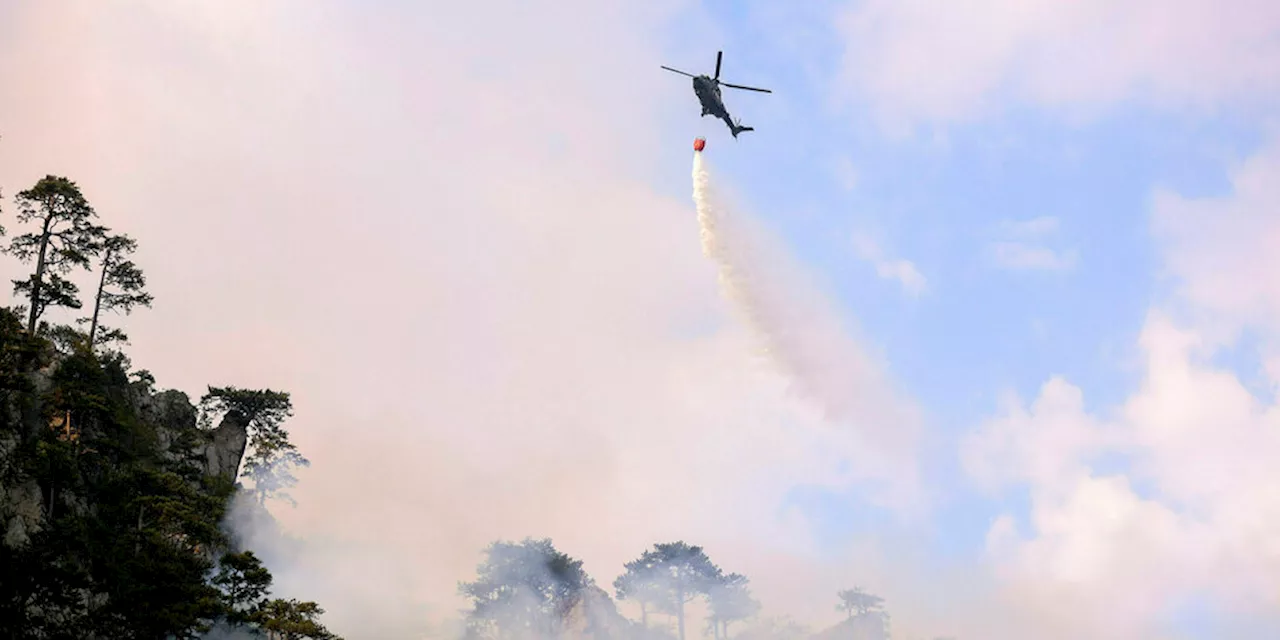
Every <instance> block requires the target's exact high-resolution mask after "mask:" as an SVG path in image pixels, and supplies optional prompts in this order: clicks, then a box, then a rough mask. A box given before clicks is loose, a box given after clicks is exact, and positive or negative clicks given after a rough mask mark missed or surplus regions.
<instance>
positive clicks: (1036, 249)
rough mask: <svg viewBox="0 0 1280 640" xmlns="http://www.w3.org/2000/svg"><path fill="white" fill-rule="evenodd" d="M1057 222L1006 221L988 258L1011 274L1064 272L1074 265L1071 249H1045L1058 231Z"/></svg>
mask: <svg viewBox="0 0 1280 640" xmlns="http://www.w3.org/2000/svg"><path fill="white" fill-rule="evenodd" d="M1058 226H1059V223H1058V219H1057V218H1055V217H1052V216H1041V217H1039V218H1032V219H1030V220H1022V221H1013V220H1006V221H1004V222H1002V223H1001V224H1000V225H999V227H998V233H999V234H1000V238H1001V239H999V240H996V241H993V242H991V243H990V244H989V245H988V247H987V252H988V255H989V256H990V258H991V260H992V261H993V262H994V263H995V264H996V265H997V266H1000V267H1002V268H1005V269H1013V270H1019V271H1021V270H1040V271H1066V270H1069V269H1071V268H1073V267H1075V265H1076V260H1077V259H1078V257H1079V256H1078V252H1077V251H1076V250H1075V249H1054V248H1051V247H1048V246H1045V244H1046V243H1048V242H1049V240H1050V237H1051V236H1053V235H1054V234H1056V233H1057V231H1058Z"/></svg>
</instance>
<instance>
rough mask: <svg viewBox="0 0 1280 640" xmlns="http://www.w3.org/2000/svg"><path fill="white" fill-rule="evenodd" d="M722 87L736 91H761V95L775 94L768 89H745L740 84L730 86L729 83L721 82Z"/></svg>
mask: <svg viewBox="0 0 1280 640" xmlns="http://www.w3.org/2000/svg"><path fill="white" fill-rule="evenodd" d="M720 86H722V87H733V88H734V89H746V90H747V91H759V92H760V93H773V92H772V91H770V90H768V89H757V88H755V87H744V86H742V85H740V84H729V83H728V82H721V83H720Z"/></svg>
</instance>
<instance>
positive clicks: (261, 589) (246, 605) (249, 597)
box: [213, 551, 271, 625]
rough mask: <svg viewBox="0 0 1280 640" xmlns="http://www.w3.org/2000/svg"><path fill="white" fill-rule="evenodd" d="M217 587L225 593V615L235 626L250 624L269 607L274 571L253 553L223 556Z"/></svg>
mask: <svg viewBox="0 0 1280 640" xmlns="http://www.w3.org/2000/svg"><path fill="white" fill-rule="evenodd" d="M219 565H220V566H219V568H218V575H217V576H215V577H214V578H213V585H214V586H215V587H217V588H218V589H219V590H220V591H221V594H222V595H221V597H222V607H223V612H224V613H223V615H225V616H226V618H227V620H228V621H229V622H231V623H232V624H240V625H243V624H249V623H250V622H252V621H253V620H254V619H255V617H256V616H257V615H258V612H260V611H262V610H263V608H264V607H265V606H266V604H267V592H268V591H269V590H270V588H271V572H270V571H267V569H266V567H264V566H262V562H261V561H259V560H258V557H257V556H255V555H254V554H253V552H252V551H245V552H242V553H228V554H226V555H224V556H222V561H221V562H220V563H219Z"/></svg>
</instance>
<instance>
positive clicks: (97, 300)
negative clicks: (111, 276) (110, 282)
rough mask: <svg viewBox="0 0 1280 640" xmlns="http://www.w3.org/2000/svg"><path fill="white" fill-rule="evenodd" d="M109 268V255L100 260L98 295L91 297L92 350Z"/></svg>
mask: <svg viewBox="0 0 1280 640" xmlns="http://www.w3.org/2000/svg"><path fill="white" fill-rule="evenodd" d="M110 268H111V254H110V253H107V255H106V257H105V258H103V259H102V275H101V276H99V277H98V295H96V296H94V297H93V319H92V320H90V321H89V349H90V350H92V349H93V337H94V336H95V335H96V334H97V333H98V312H99V311H100V310H101V309H102V290H103V289H104V288H106V285H107V269H110Z"/></svg>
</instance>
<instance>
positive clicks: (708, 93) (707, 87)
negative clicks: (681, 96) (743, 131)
mask: <svg viewBox="0 0 1280 640" xmlns="http://www.w3.org/2000/svg"><path fill="white" fill-rule="evenodd" d="M693 92H694V93H695V94H697V95H698V101H699V102H701V103H702V115H704V116H706V115H712V116H715V117H717V118H724V119H727V118H728V117H729V111H728V109H725V107H724V100H723V99H722V98H721V97H720V85H719V83H717V82H716V81H715V80H712V79H711V78H710V77H708V76H697V77H695V78H694V79H693Z"/></svg>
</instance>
